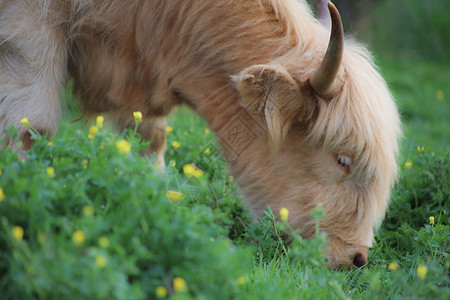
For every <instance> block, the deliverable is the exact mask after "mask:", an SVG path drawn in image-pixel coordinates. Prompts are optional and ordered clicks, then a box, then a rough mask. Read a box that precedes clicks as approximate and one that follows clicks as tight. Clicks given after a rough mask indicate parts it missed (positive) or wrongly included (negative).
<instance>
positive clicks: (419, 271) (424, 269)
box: [417, 266, 428, 279]
mask: <svg viewBox="0 0 450 300" xmlns="http://www.w3.org/2000/svg"><path fill="white" fill-rule="evenodd" d="M427 271H428V269H427V267H426V266H418V267H417V276H419V278H420V279H424V278H425V276H426V275H427Z"/></svg>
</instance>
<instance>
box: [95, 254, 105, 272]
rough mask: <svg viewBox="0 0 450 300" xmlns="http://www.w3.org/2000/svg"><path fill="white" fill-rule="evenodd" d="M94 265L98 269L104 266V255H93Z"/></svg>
mask: <svg viewBox="0 0 450 300" xmlns="http://www.w3.org/2000/svg"><path fill="white" fill-rule="evenodd" d="M95 265H96V266H97V267H99V268H100V269H103V268H104V267H106V257H104V256H103V255H97V256H96V257H95Z"/></svg>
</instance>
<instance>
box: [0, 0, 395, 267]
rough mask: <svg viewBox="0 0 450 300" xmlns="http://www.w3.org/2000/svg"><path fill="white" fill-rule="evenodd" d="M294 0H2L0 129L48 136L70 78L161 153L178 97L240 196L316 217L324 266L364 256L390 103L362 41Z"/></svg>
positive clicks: (379, 193)
mask: <svg viewBox="0 0 450 300" xmlns="http://www.w3.org/2000/svg"><path fill="white" fill-rule="evenodd" d="M328 10H329V13H330V20H331V32H330V31H329V30H328V29H327V28H325V27H324V26H322V25H321V24H320V23H319V22H318V21H317V19H316V18H315V17H314V16H313V15H312V13H311V10H310V8H309V7H308V5H307V4H306V3H305V2H304V1H297V0H214V1H212V0H191V1H179V0H165V1H159V0H128V1H123V0H109V1H94V0H42V1H34V0H0V129H2V130H4V129H5V128H8V127H10V126H13V125H14V126H16V127H17V128H18V130H19V132H20V136H19V137H20V142H15V143H12V144H11V147H13V148H15V149H25V150H26V149H29V147H30V146H31V145H32V142H33V141H32V139H31V137H30V134H29V132H28V130H27V128H26V127H25V126H23V125H22V124H21V123H20V120H21V119H22V118H24V117H27V118H28V120H29V123H31V125H32V126H33V127H34V128H35V130H36V131H38V132H40V133H48V134H49V135H50V136H53V135H54V134H55V132H56V129H57V122H58V120H59V118H60V110H61V99H60V90H61V88H62V86H63V85H64V84H65V82H67V80H69V79H70V80H72V82H73V88H74V92H75V93H76V95H77V97H78V98H79V102H80V106H81V108H82V111H83V115H84V116H85V117H86V118H88V117H89V116H96V115H98V114H106V115H107V116H108V117H109V119H110V120H111V121H112V122H114V123H115V124H117V126H118V127H119V128H120V129H123V128H127V127H129V126H132V125H133V124H134V121H133V117H132V112H133V111H141V112H142V114H143V122H142V123H141V124H140V125H139V128H138V132H139V133H140V134H141V135H142V137H143V138H144V139H146V140H151V145H150V147H149V149H148V150H147V151H146V153H145V154H148V155H150V154H152V153H154V155H155V159H156V160H157V161H158V162H159V163H160V164H162V165H164V157H163V155H164V150H165V144H166V136H165V135H166V132H165V130H166V118H167V116H168V114H169V113H170V112H171V110H172V109H173V108H174V107H176V106H179V105H182V104H184V105H187V106H189V107H191V108H192V109H193V110H194V111H195V112H197V113H198V114H199V115H200V116H201V117H203V118H204V119H205V120H206V121H207V123H208V126H209V128H211V129H212V130H213V131H214V132H215V135H216V138H217V141H218V143H219V145H220V146H221V147H222V151H223V153H224V156H225V157H226V160H227V161H228V163H229V170H230V173H231V174H232V175H233V176H234V178H235V180H236V182H237V183H238V186H239V190H240V192H241V193H242V194H243V196H244V198H245V199H246V202H247V203H248V206H249V208H250V209H251V211H252V212H253V214H254V215H255V217H260V216H262V215H263V212H264V210H265V209H266V208H267V206H270V207H271V209H272V210H273V211H274V212H279V211H280V209H281V208H287V209H288V210H289V212H290V215H289V224H290V225H291V226H292V227H293V228H296V229H299V231H300V234H301V236H302V237H304V238H311V237H313V236H314V235H315V226H314V225H315V224H314V222H315V221H314V219H313V218H312V217H311V211H312V210H313V209H314V208H315V207H316V205H317V204H318V203H321V204H322V206H323V209H324V210H325V212H326V217H325V218H324V219H323V220H321V221H320V228H321V229H322V230H323V231H325V232H326V233H327V242H328V246H329V247H328V250H326V253H325V256H326V257H327V258H328V264H329V266H330V268H333V269H339V268H342V267H346V266H351V267H353V266H356V267H361V266H363V265H365V264H366V263H367V255H368V248H369V247H371V245H372V242H373V235H374V230H375V229H376V228H377V226H379V224H380V222H381V221H382V219H383V216H384V214H385V211H386V209H387V207H388V202H389V194H390V190H391V188H392V185H393V183H394V182H395V178H396V173H397V165H396V161H395V159H396V155H397V152H398V145H397V143H398V139H399V137H400V135H401V126H400V120H399V115H398V112H397V109H396V106H395V102H394V100H393V97H392V96H391V94H390V92H389V90H388V88H387V85H386V83H385V81H384V80H383V78H382V77H381V76H380V74H379V72H378V71H377V68H376V67H375V65H374V63H373V60H372V58H371V55H370V54H369V52H368V51H367V49H366V48H365V47H364V46H362V45H360V44H358V43H357V42H355V41H353V40H351V39H346V38H344V34H343V27H342V22H341V18H340V16H339V12H338V10H337V9H336V7H335V6H334V5H333V4H329V5H328Z"/></svg>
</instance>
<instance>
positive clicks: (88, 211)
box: [83, 204, 94, 217]
mask: <svg viewBox="0 0 450 300" xmlns="http://www.w3.org/2000/svg"><path fill="white" fill-rule="evenodd" d="M93 214H94V208H93V207H92V206H90V205H89V204H88V205H85V206H84V207H83V215H85V216H86V217H90V216H92V215H93Z"/></svg>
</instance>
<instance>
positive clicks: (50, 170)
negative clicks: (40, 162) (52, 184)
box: [45, 167, 55, 178]
mask: <svg viewBox="0 0 450 300" xmlns="http://www.w3.org/2000/svg"><path fill="white" fill-rule="evenodd" d="M45 171H46V172H47V175H48V176H49V177H50V178H53V177H55V169H54V168H53V167H47V169H46V170H45Z"/></svg>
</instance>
